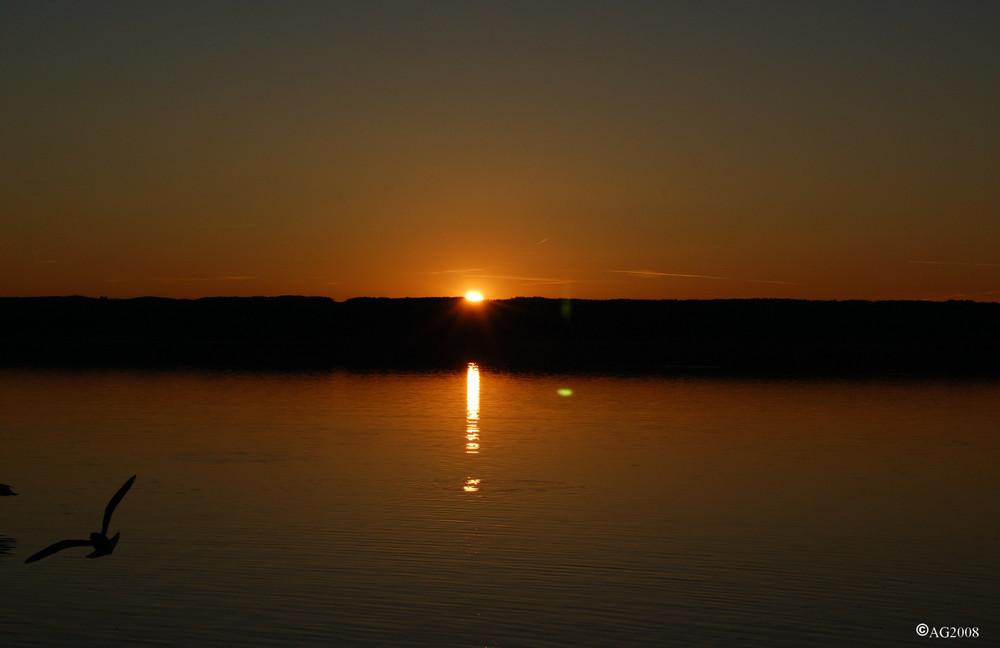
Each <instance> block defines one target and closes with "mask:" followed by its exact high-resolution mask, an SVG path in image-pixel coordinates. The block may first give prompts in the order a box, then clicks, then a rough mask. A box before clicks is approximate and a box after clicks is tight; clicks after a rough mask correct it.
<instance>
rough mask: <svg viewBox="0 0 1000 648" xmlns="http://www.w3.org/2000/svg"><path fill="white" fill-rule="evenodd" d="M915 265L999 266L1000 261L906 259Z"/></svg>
mask: <svg viewBox="0 0 1000 648" xmlns="http://www.w3.org/2000/svg"><path fill="white" fill-rule="evenodd" d="M907 263H913V264H917V265H947V266H969V267H973V268H1000V263H969V262H965V261H907Z"/></svg>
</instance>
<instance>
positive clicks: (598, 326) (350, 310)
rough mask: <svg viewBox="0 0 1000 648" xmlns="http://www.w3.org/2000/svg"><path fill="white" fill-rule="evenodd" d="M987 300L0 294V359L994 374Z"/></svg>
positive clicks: (998, 342) (998, 357) (995, 352)
mask: <svg viewBox="0 0 1000 648" xmlns="http://www.w3.org/2000/svg"><path fill="white" fill-rule="evenodd" d="M998 332H1000V304H995V303H977V302H900V301H887V302H868V301H798V300H771V299H760V300H758V299H752V300H706V301H676V300H662V301H646V300H609V301H592V300H558V299H542V298H517V299H509V300H502V301H487V302H482V303H478V304H475V303H469V302H466V301H465V300H464V299H461V298H420V299H369V298H361V299H351V300H348V301H346V302H335V301H333V300H330V299H327V298H314V297H267V298H265V297H259V298H256V297H255V298H221V297H220V298H206V299H196V300H177V299H162V298H139V299H92V298H85V297H38V298H2V299H0V364H3V365H6V366H60V367H67V366H82V367H92V366H115V367H121V366H129V367H163V368H166V367H216V368H255V369H264V368H273V369H322V368H334V367H346V368H387V369H388V368H399V369H409V368H412V369H424V368H446V367H456V366H460V365H461V364H462V363H464V362H469V361H477V362H480V363H483V364H484V365H486V366H490V367H496V368H504V369H512V370H519V369H524V370H546V371H549V370H551V371H578V370H580V371H584V370H610V371H652V372H676V373H684V372H709V373H712V372H717V373H734V374H762V375H763V374H789V375H804V374H812V375H873V374H887V373H903V374H920V375H984V376H1000V336H998Z"/></svg>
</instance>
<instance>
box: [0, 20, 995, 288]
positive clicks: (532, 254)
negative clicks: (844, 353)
mask: <svg viewBox="0 0 1000 648" xmlns="http://www.w3.org/2000/svg"><path fill="white" fill-rule="evenodd" d="M998 33H1000V5H998V4H996V3H994V2H974V1H969V2H962V3H945V2H931V1H920V0H913V1H909V2H832V1H830V2H812V3H802V2H776V3H768V4H767V5H766V6H765V7H761V6H758V5H757V4H756V3H744V2H676V3H665V2H664V3H645V2H624V3H622V2H595V1H585V0H579V1H577V2H546V3H489V4H487V3H467V2H448V3H441V2H420V3H411V2H388V1H387V2H379V3H368V2H364V3H362V2H356V3H353V2H345V3H335V4H334V3H325V2H308V1H303V2H294V3H271V2H254V1H247V2H241V3H212V2H209V3H202V2H198V3H194V2H172V3H155V4H153V5H152V6H146V5H142V6H140V5H139V4H138V3H133V2H104V3H96V4H95V3H74V2H53V3H38V2H19V1H13V2H5V3H2V4H0V61H3V65H2V66H0V75H2V78H3V85H4V88H5V91H4V101H3V102H0V133H2V138H0V141H2V142H3V146H2V147H0V167H2V169H3V184H2V187H3V189H2V194H3V201H2V204H3V207H2V212H0V219H2V225H3V230H2V232H0V295H65V294H82V295H90V296H99V295H107V296H111V297H133V296H141V295H159V296H168V297H201V296H210V295H277V294H304V295H327V296H331V297H333V298H335V299H338V300H340V299H346V298H350V297H356V296H366V295H367V296H387V297H403V296H442V295H459V294H463V293H465V292H466V291H467V290H470V289H478V290H481V291H482V292H483V293H484V294H485V295H486V296H487V297H492V298H506V297H513V296H518V295H540V296H548V297H579V298H614V297H631V298H716V297H795V298H822V299H850V298H862V299H949V298H968V299H977V300H997V299H1000V182H998V181H997V178H998V177H1000V154H998V151H1000V121H998V120H997V118H996V115H997V114H1000V82H998V80H997V79H998V77H997V74H996V71H997V65H998V62H1000V39H998V38H997V37H996V35H997V34H998Z"/></svg>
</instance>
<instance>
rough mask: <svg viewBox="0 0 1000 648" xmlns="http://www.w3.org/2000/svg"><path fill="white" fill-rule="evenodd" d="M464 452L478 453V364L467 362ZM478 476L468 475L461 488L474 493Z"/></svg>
mask: <svg viewBox="0 0 1000 648" xmlns="http://www.w3.org/2000/svg"><path fill="white" fill-rule="evenodd" d="M465 385H466V387H465V453H466V454H479V365H477V364H476V363H475V362H470V363H469V368H468V371H467V374H466V380H465ZM480 481H482V480H481V479H479V478H478V477H468V478H466V480H465V484H464V485H463V486H462V490H464V491H465V492H466V493H475V492H477V491H478V490H479V483H480Z"/></svg>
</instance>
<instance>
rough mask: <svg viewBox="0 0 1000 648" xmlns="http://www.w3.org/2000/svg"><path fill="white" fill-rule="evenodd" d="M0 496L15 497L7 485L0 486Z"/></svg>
mask: <svg viewBox="0 0 1000 648" xmlns="http://www.w3.org/2000/svg"><path fill="white" fill-rule="evenodd" d="M0 495H17V493H15V492H14V491H12V490H11V489H10V486H8V485H7V484H0Z"/></svg>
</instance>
